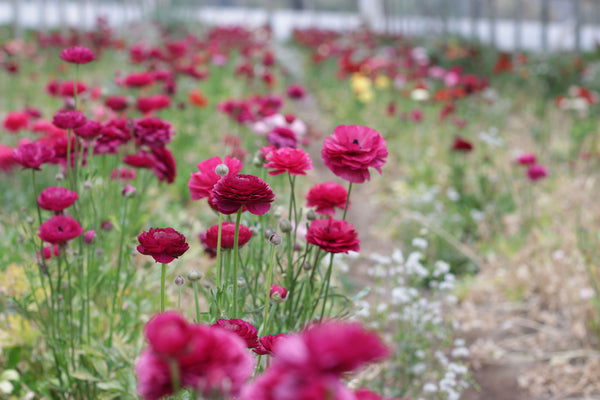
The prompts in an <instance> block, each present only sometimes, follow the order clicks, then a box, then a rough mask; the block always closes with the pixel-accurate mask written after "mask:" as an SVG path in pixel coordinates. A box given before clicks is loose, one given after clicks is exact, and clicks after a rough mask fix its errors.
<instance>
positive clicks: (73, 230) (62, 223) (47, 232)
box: [38, 215, 84, 244]
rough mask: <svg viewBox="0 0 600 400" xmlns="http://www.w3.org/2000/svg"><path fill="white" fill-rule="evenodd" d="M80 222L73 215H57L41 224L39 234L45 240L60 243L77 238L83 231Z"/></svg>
mask: <svg viewBox="0 0 600 400" xmlns="http://www.w3.org/2000/svg"><path fill="white" fill-rule="evenodd" d="M83 230H84V229H83V228H82V227H81V225H79V222H77V221H76V220H74V219H73V218H71V217H67V216H64V215H57V216H54V217H52V218H50V219H49V220H47V221H46V222H44V223H43V224H42V225H40V228H39V231H38V236H39V237H40V239H42V240H43V241H44V242H48V243H52V244H60V243H65V242H68V241H69V240H72V239H75V238H76V237H77V236H79V235H81V234H82V233H83Z"/></svg>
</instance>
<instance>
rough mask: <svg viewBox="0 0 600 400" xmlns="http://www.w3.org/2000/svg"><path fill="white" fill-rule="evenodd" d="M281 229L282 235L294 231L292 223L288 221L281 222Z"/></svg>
mask: <svg viewBox="0 0 600 400" xmlns="http://www.w3.org/2000/svg"><path fill="white" fill-rule="evenodd" d="M279 229H280V230H281V232H282V233H290V232H291V231H292V223H291V222H290V221H289V220H288V219H282V220H281V221H279Z"/></svg>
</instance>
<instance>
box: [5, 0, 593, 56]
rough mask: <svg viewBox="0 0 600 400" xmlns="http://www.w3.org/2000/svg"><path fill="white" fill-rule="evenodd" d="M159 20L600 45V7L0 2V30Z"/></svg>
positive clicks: (508, 45) (536, 46)
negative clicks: (101, 20)
mask: <svg viewBox="0 0 600 400" xmlns="http://www.w3.org/2000/svg"><path fill="white" fill-rule="evenodd" d="M156 15H161V16H163V17H164V16H170V17H172V18H186V19H188V20H190V21H193V20H199V21H203V22H205V23H208V24H214V23H240V24H263V23H266V22H269V23H271V24H272V25H273V27H274V30H275V33H276V36H277V37H279V38H282V39H285V38H287V37H289V35H290V32H291V31H292V29H293V28H295V27H322V28H332V29H340V30H342V29H350V28H356V27H359V26H362V25H368V26H369V27H371V28H372V29H375V30H377V31H380V32H384V31H386V32H389V33H398V34H439V35H448V34H453V35H461V36H465V37H470V38H472V39H476V40H480V41H483V42H486V43H489V44H492V45H495V46H498V47H499V48H501V49H505V50H520V49H527V50H537V51H556V50H571V51H582V50H592V49H595V48H596V45H597V44H598V43H600V0H354V1H350V0H212V1H209V0H205V1H201V0H104V1H102V0H0V24H4V25H11V26H12V29H13V30H12V33H13V35H14V36H20V35H21V34H22V30H23V28H32V27H37V28H40V29H49V28H66V27H70V26H73V27H79V28H89V27H91V26H92V25H93V24H94V22H95V20H96V19H97V17H99V16H103V17H106V18H107V19H108V20H109V23H110V24H112V25H114V26H123V25H126V24H128V23H130V22H133V21H137V20H144V19H148V18H151V17H154V16H156Z"/></svg>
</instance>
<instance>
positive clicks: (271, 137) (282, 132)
mask: <svg viewBox="0 0 600 400" xmlns="http://www.w3.org/2000/svg"><path fill="white" fill-rule="evenodd" d="M267 143H269V144H270V145H273V146H275V147H276V148H278V149H281V148H283V147H291V148H296V147H297V146H298V137H297V136H296V133H295V132H294V131H293V130H291V129H289V128H286V127H283V126H276V127H275V128H273V130H271V132H269V133H268V134H267Z"/></svg>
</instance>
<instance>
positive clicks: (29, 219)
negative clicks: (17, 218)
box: [25, 215, 35, 225]
mask: <svg viewBox="0 0 600 400" xmlns="http://www.w3.org/2000/svg"><path fill="white" fill-rule="evenodd" d="M25 221H26V222H27V223H28V224H29V225H33V223H34V222H35V218H33V217H32V216H31V215H28V216H27V218H25Z"/></svg>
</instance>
